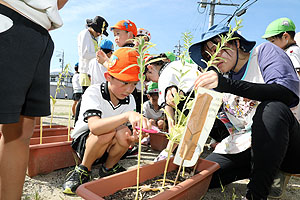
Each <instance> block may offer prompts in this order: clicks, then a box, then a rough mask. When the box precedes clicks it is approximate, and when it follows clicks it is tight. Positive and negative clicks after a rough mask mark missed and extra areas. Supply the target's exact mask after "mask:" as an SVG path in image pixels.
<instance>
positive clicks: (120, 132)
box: [116, 126, 132, 147]
mask: <svg viewBox="0 0 300 200" xmlns="http://www.w3.org/2000/svg"><path fill="white" fill-rule="evenodd" d="M131 135H132V133H131V130H130V129H129V128H128V127H127V126H124V127H122V128H119V129H117V133H116V139H117V142H118V143H119V144H120V145H121V146H124V147H128V146H129V145H130V143H131V142H130V139H129V137H130V136H131Z"/></svg>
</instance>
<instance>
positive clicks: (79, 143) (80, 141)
mask: <svg viewBox="0 0 300 200" xmlns="http://www.w3.org/2000/svg"><path fill="white" fill-rule="evenodd" d="M89 134H90V130H88V131H86V132H84V133H83V134H82V135H80V136H79V137H78V138H76V139H74V140H73V141H72V144H71V146H72V148H73V149H74V150H75V152H77V155H78V156H79V158H80V159H81V160H82V159H83V156H84V152H85V144H86V140H87V138H88V136H89ZM107 157H108V153H107V152H106V151H105V153H104V154H103V156H102V157H101V158H99V159H97V160H96V161H95V162H94V164H98V163H104V162H105V161H106V159H107Z"/></svg>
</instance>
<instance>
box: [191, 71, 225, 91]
mask: <svg viewBox="0 0 300 200" xmlns="http://www.w3.org/2000/svg"><path fill="white" fill-rule="evenodd" d="M218 83H219V79H218V74H217V72H215V71H213V70H209V71H207V72H204V73H201V74H200V75H199V76H198V77H197V79H196V81H195V88H196V89H198V87H204V88H206V89H213V88H216V87H217V86H218Z"/></svg>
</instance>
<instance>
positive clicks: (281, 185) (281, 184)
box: [268, 170, 291, 199]
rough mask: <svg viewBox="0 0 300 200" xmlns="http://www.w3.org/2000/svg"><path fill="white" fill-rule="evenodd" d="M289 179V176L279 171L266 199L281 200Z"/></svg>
mask: <svg viewBox="0 0 300 200" xmlns="http://www.w3.org/2000/svg"><path fill="white" fill-rule="evenodd" d="M290 178H291V174H288V173H285V172H283V171H280V170H279V172H278V173H277V175H276V176H275V178H274V181H273V184H272V186H271V190H270V193H269V196H268V198H271V199H281V198H282V196H283V195H284V192H285V190H286V185H287V184H288V182H289V180H290Z"/></svg>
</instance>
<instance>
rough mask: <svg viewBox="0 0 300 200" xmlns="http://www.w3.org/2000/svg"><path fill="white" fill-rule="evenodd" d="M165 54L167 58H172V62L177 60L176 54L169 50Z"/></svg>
mask: <svg viewBox="0 0 300 200" xmlns="http://www.w3.org/2000/svg"><path fill="white" fill-rule="evenodd" d="M165 54H166V56H167V58H168V59H170V61H171V62H173V61H175V60H176V56H175V54H174V53H172V52H170V51H167V52H165Z"/></svg>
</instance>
